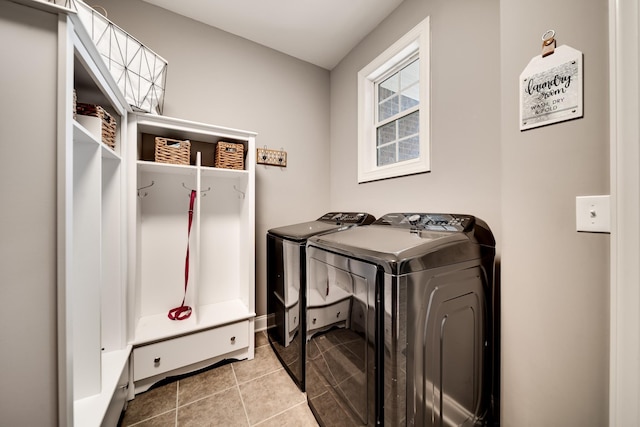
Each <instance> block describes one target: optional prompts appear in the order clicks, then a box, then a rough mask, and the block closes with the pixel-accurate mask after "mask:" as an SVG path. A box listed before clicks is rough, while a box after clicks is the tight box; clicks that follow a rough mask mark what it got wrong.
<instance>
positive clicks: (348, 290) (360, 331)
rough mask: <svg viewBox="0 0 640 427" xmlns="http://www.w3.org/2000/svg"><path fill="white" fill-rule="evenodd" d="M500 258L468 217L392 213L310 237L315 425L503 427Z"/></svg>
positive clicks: (310, 376)
mask: <svg viewBox="0 0 640 427" xmlns="http://www.w3.org/2000/svg"><path fill="white" fill-rule="evenodd" d="M494 259H495V240H494V237H493V234H492V233H491V230H490V229H489V227H488V226H487V224H486V223H485V222H484V221H482V220H480V219H478V218H475V217H473V216H471V215H455V214H427V213H410V214H407V213H393V214H387V215H384V216H383V217H381V218H379V219H378V220H377V221H375V222H374V223H373V224H372V225H369V226H367V227H357V228H353V229H350V230H346V231H343V232H341V233H335V234H327V235H321V236H314V237H310V238H309V239H308V242H307V308H306V312H307V358H306V361H307V368H306V369H307V372H306V375H307V377H306V391H307V399H308V403H309V406H310V407H311V409H312V411H313V413H314V415H315V416H316V419H317V420H318V421H319V423H320V424H321V425H341V426H374V425H375V426H379V425H386V426H405V425H406V426H421V427H422V426H433V427H435V426H488V425H492V426H493V425H498V422H499V411H498V410H497V409H498V402H499V384H500V381H499V360H498V359H499V356H498V355H499V350H498V345H499V342H498V337H499V297H498V292H497V288H496V286H495V280H494Z"/></svg>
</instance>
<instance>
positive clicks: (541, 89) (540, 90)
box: [520, 45, 583, 130]
mask: <svg viewBox="0 0 640 427" xmlns="http://www.w3.org/2000/svg"><path fill="white" fill-rule="evenodd" d="M582 86H583V84H582V52H580V51H579V50H576V49H573V48H571V47H569V46H566V45H562V46H560V47H557V48H555V50H554V52H553V53H552V54H550V55H548V56H545V57H543V56H542V55H538V56H536V57H535V58H533V59H532V60H531V61H530V62H529V64H528V65H527V67H526V68H525V69H524V71H523V72H522V74H520V130H527V129H531V128H535V127H539V126H544V125H549V124H552V123H558V122H562V121H565V120H571V119H575V118H579V117H582Z"/></svg>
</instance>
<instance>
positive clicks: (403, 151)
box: [398, 136, 420, 162]
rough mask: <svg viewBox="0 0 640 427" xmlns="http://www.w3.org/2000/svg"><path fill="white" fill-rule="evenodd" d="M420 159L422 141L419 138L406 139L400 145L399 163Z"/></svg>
mask: <svg viewBox="0 0 640 427" xmlns="http://www.w3.org/2000/svg"><path fill="white" fill-rule="evenodd" d="M418 157H420V139H419V138H418V137H417V136H413V137H411V138H407V139H404V140H402V141H400V142H399V143H398V161H399V162H402V161H404V160H411V159H417V158H418Z"/></svg>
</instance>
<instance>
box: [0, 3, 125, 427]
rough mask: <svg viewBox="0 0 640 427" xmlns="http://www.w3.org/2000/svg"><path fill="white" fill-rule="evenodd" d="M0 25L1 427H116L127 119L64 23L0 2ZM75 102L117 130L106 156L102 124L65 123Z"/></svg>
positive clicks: (46, 11) (29, 6) (79, 31)
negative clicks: (92, 108) (97, 111)
mask: <svg viewBox="0 0 640 427" xmlns="http://www.w3.org/2000/svg"><path fill="white" fill-rule="evenodd" d="M0 17H1V18H0V35H1V36H2V38H3V39H4V40H11V46H7V47H6V48H3V49H2V58H3V71H2V73H3V74H2V91H1V92H2V94H3V95H2V100H1V101H0V106H1V107H0V112H1V115H2V126H0V128H1V130H0V136H1V139H2V141H3V149H8V148H9V146H11V147H13V148H12V149H11V155H3V156H0V170H2V176H3V178H2V179H3V181H4V184H3V187H4V189H3V195H2V199H3V200H4V201H5V203H3V204H2V207H1V208H0V211H1V212H2V218H3V221H2V222H3V226H2V228H1V229H0V231H1V233H2V241H3V243H2V250H1V253H2V256H1V258H2V260H3V261H2V265H1V268H0V283H2V284H3V288H4V286H5V285H6V284H11V286H12V288H11V289H13V290H12V291H11V292H12V295H11V296H9V295H7V294H5V290H3V291H2V300H3V301H9V300H11V301H13V302H14V303H16V309H17V310H18V312H17V313H13V315H12V314H11V309H10V310H9V313H4V315H7V316H8V317H10V318H13V319H14V321H13V322H11V324H12V325H13V326H12V328H14V329H15V330H16V331H17V332H16V334H15V339H11V340H7V341H5V339H4V334H5V333H4V332H3V339H2V340H1V341H2V347H3V349H4V350H3V352H2V353H6V354H7V356H2V363H1V364H0V365H2V366H3V367H2V377H3V384H4V386H3V387H2V395H1V396H0V400H1V401H3V403H2V407H1V410H0V412H1V413H2V414H3V422H4V423H7V425H54V424H56V425H60V426H73V425H76V426H83V427H85V426H100V425H101V424H103V423H104V424H106V425H113V423H116V422H117V420H118V417H119V415H120V413H121V411H122V409H123V407H124V405H125V401H126V387H127V385H128V382H129V378H128V373H129V368H128V360H129V355H130V350H131V347H130V346H129V345H128V343H127V335H126V333H127V330H126V322H127V318H126V299H125V298H126V278H127V275H126V268H127V267H126V217H125V215H126V210H125V203H126V189H127V186H126V182H127V181H126V157H125V156H126V154H125V153H126V135H127V133H126V126H127V111H128V108H129V107H128V106H127V103H126V101H125V100H124V98H123V97H122V96H121V94H120V93H119V91H118V89H117V85H116V84H115V82H114V81H113V79H112V77H111V75H110V74H109V72H108V70H107V69H106V68H105V66H104V63H103V62H101V59H100V56H99V54H98V52H97V50H96V48H95V46H94V45H93V43H92V42H91V39H90V38H89V37H88V35H87V34H86V32H85V30H84V28H83V27H82V25H81V24H80V22H79V20H78V19H77V15H76V14H75V13H74V12H72V11H69V10H67V9H64V8H61V7H58V6H56V5H52V4H46V3H42V2H33V1H26V0H25V1H21V2H16V3H14V2H0ZM74 90H75V93H76V94H77V101H78V102H81V103H88V104H93V105H99V106H101V107H102V108H104V110H105V111H107V112H108V113H109V115H110V116H111V118H112V119H114V120H116V122H117V127H116V134H115V148H111V147H109V146H107V145H106V144H105V143H104V142H103V138H102V135H101V120H100V119H99V118H89V119H87V120H85V119H86V118H85V117H80V116H78V117H77V118H75V117H74V111H73V110H74ZM7 202H10V203H7ZM18 236H19V239H18ZM9 242H11V244H12V245H13V247H12V248H10V249H9V247H8V246H6V245H7V243H9ZM5 289H6V288H5ZM3 324H4V325H5V327H6V325H8V323H7V322H4V321H3ZM9 349H11V351H9ZM14 356H15V357H14ZM5 357H6V358H9V357H11V358H12V359H11V360H7V359H5ZM56 363H57V365H56V366H51V364H53V365H55V364H56ZM40 366H43V367H47V366H49V367H50V368H51V370H49V371H48V373H47V372H45V371H44V370H43V368H41V367H40ZM5 369H7V372H5ZM5 373H6V375H5ZM51 373H54V375H51ZM15 376H19V377H20V378H14V377H15ZM17 383H24V384H28V387H16V386H15V385H16V384H17ZM9 384H11V386H10V387H9V386H8V385H9ZM52 385H53V386H52ZM56 385H57V387H56ZM54 387H55V388H56V389H55V390H53V388H54ZM5 389H6V390H5ZM23 389H25V390H27V393H26V395H23V394H21V390H23ZM15 399H18V401H16V400H15ZM25 402H31V403H30V404H29V405H28V406H29V407H31V408H35V409H30V410H29V409H28V410H25ZM5 405H6V406H5ZM17 408H20V412H19V413H18V411H17ZM52 409H53V411H52ZM32 412H33V413H32ZM39 413H40V414H43V415H42V416H43V417H44V418H43V419H38V417H39V416H40V415H39ZM15 414H19V415H15ZM14 416H17V417H18V418H15V417H14ZM56 418H57V420H56Z"/></svg>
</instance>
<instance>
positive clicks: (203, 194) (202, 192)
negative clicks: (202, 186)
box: [182, 182, 211, 197]
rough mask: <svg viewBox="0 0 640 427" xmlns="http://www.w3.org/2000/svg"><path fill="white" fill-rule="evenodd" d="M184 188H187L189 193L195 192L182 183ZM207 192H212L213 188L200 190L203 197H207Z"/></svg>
mask: <svg viewBox="0 0 640 427" xmlns="http://www.w3.org/2000/svg"><path fill="white" fill-rule="evenodd" d="M182 186H183V187H184V188H186V189H187V190H189V192H191V191H195V190H194V189H192V188H189V187H187V186H186V185H185V184H184V182H183V183H182ZM207 191H211V187H209V188H207V189H206V190H200V193H201V195H202V197H204V196H206V194H205V193H206V192H207Z"/></svg>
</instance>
